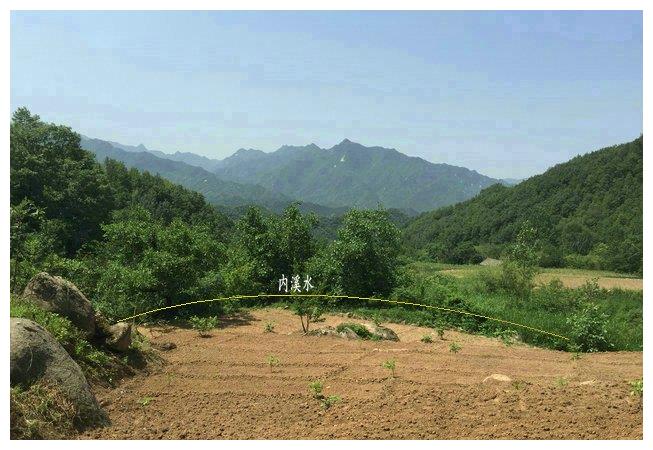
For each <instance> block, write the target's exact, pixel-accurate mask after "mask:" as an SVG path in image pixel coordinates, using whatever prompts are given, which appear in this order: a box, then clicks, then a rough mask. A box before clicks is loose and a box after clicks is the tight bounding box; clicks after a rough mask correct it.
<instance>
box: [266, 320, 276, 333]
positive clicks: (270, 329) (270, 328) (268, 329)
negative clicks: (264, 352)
mask: <svg viewBox="0 0 653 450" xmlns="http://www.w3.org/2000/svg"><path fill="white" fill-rule="evenodd" d="M274 327H275V324H274V322H272V321H270V320H268V321H267V322H265V328H263V331H264V332H266V333H274Z"/></svg>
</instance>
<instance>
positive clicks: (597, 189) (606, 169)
mask: <svg viewBox="0 0 653 450" xmlns="http://www.w3.org/2000/svg"><path fill="white" fill-rule="evenodd" d="M642 159H643V138H642V137H641V136H640V137H639V138H638V139H635V140H634V141H632V142H629V143H626V144H621V145H616V146H613V147H608V148H604V149H602V150H598V151H595V152H592V153H588V154H586V155H583V156H577V157H575V158H574V159H572V160H570V161H568V162H566V163H563V164H559V165H556V166H554V167H552V168H551V169H549V170H548V171H546V172H545V173H543V174H541V175H538V176H534V177H532V178H529V179H528V180H525V181H523V182H521V183H520V184H518V185H517V186H514V187H506V186H503V185H498V184H497V185H494V186H491V187H489V188H487V189H485V190H483V191H482V192H481V193H480V194H479V195H478V196H477V197H475V198H473V199H471V200H468V201H466V202H463V203H460V204H457V205H455V206H451V207H447V208H442V209H439V210H437V211H433V212H428V213H425V214H422V215H421V216H419V217H417V218H416V219H415V220H414V221H413V222H412V223H411V224H410V225H409V226H408V227H407V228H406V229H405V231H404V242H405V244H406V245H407V246H409V247H410V248H411V249H412V250H422V251H424V252H426V253H428V254H429V255H430V256H432V257H434V258H436V259H441V260H444V261H447V260H448V261H447V262H467V261H465V259H467V258H469V257H474V256H475V255H474V253H475V252H473V251H472V252H469V249H470V248H472V246H475V247H476V251H477V252H479V251H480V253H481V254H482V256H492V257H497V256H500V254H501V252H502V250H503V246H504V244H506V243H509V242H512V241H513V240H514V239H515V236H516V234H517V232H518V230H519V229H520V228H521V226H522V225H523V224H524V223H525V222H526V221H528V222H530V224H531V225H532V226H534V227H535V228H536V230H537V233H538V239H539V242H540V263H541V264H543V265H551V266H557V265H567V266H576V267H588V268H601V269H611V270H617V271H623V272H641V271H642V234H643V224H642V209H643V205H642V201H643V200H642V198H643V197H642V173H643V172H642V171H643V165H642Z"/></svg>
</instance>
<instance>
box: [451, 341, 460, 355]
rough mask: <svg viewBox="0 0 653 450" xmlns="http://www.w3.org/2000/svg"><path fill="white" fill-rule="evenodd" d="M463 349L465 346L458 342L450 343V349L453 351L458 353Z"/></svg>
mask: <svg viewBox="0 0 653 450" xmlns="http://www.w3.org/2000/svg"><path fill="white" fill-rule="evenodd" d="M462 349H463V348H462V347H461V346H460V344H458V343H457V342H452V343H451V344H449V351H450V352H451V353H458V352H459V351H461V350H462Z"/></svg>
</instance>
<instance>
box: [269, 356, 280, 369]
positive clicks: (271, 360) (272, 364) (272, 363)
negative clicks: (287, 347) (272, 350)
mask: <svg viewBox="0 0 653 450" xmlns="http://www.w3.org/2000/svg"><path fill="white" fill-rule="evenodd" d="M267 362H268V366H270V372H272V369H273V368H274V367H278V366H279V364H281V361H280V360H279V358H277V357H276V356H274V355H268V357H267Z"/></svg>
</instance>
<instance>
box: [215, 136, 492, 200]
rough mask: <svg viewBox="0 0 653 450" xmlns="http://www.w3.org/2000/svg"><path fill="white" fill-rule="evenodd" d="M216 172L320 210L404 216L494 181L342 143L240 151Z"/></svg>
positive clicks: (468, 195) (392, 152)
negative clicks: (374, 210)
mask: <svg viewBox="0 0 653 450" xmlns="http://www.w3.org/2000/svg"><path fill="white" fill-rule="evenodd" d="M215 173H216V174H218V175H219V176H220V177H221V178H223V179H226V180H232V181H235V182H239V183H250V184H258V185H261V186H264V187H266V188H268V189H270V190H273V191H275V192H280V193H282V194H284V195H287V196H289V197H292V198H297V199H301V200H304V201H310V202H314V203H318V204H320V205H326V206H331V207H356V208H376V207H377V206H378V205H383V206H384V207H386V208H396V209H400V210H403V211H406V212H410V211H427V210H430V209H434V208H437V207H440V206H445V205H451V204H453V203H457V202H460V201H463V200H466V199H469V198H471V197H473V196H474V195H476V194H478V193H479V192H480V190H481V189H483V188H485V187H487V186H490V185H492V184H495V183H498V182H499V180H495V179H493V178H490V177H486V176H484V175H481V174H479V173H477V172H475V171H473V170H469V169H465V168H463V167H456V166H451V165H448V164H433V163H430V162H428V161H426V160H424V159H422V158H416V157H410V156H407V155H404V154H403V153H400V152H398V151H397V150H394V149H388V148H383V147H365V146H363V145H361V144H357V143H355V142H351V141H349V140H347V139H345V140H344V141H342V142H341V143H340V144H338V145H336V146H334V147H332V148H330V149H322V148H320V147H318V146H317V145H315V144H311V145H307V146H304V147H294V146H283V147H281V148H280V149H279V150H277V151H276V152H273V153H264V152H261V151H258V150H243V149H241V150H239V151H238V152H236V153H235V154H234V155H232V156H230V157H229V158H226V159H224V160H223V161H221V162H220V164H218V165H217V168H216V169H215Z"/></svg>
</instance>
